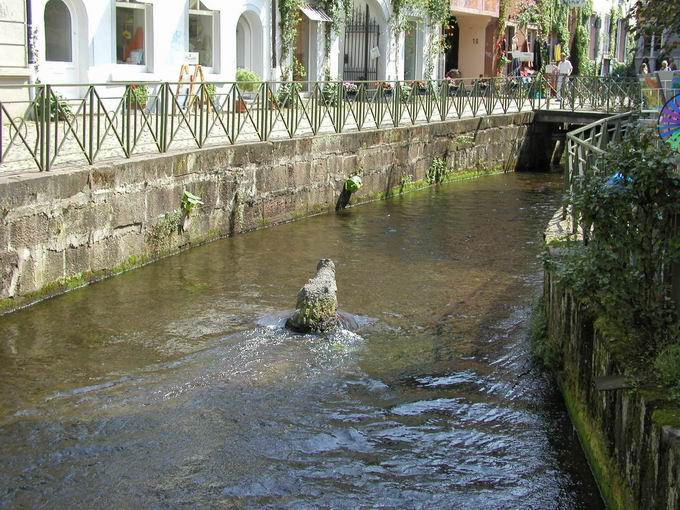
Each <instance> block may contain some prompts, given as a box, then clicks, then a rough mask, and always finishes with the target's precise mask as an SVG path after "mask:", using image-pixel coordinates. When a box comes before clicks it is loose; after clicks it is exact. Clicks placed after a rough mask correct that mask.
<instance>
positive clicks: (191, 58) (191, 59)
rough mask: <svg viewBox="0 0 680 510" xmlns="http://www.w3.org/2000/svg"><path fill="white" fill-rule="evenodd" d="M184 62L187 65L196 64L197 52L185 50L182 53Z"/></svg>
mask: <svg viewBox="0 0 680 510" xmlns="http://www.w3.org/2000/svg"><path fill="white" fill-rule="evenodd" d="M184 63H185V64H186V65H188V66H197V65H198V52H197V51H187V52H186V53H185V54H184Z"/></svg>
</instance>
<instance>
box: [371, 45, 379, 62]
mask: <svg viewBox="0 0 680 510" xmlns="http://www.w3.org/2000/svg"><path fill="white" fill-rule="evenodd" d="M376 58H380V48H378V47H377V46H375V47H374V48H372V49H371V59H373V60H375V59H376Z"/></svg>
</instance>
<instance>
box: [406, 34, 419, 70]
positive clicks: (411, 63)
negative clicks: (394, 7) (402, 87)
mask: <svg viewBox="0 0 680 510" xmlns="http://www.w3.org/2000/svg"><path fill="white" fill-rule="evenodd" d="M417 37H418V24H417V23H416V22H415V21H408V22H407V23H406V29H405V30H404V79H405V80H415V79H416V58H417V57H416V52H417V49H416V48H417V47H416V43H417V41H416V39H417Z"/></svg>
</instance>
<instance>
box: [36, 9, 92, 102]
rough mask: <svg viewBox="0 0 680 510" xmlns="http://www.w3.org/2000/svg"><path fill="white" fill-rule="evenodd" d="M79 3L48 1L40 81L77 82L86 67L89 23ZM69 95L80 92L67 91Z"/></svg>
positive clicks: (44, 22) (65, 91) (44, 24)
mask: <svg viewBox="0 0 680 510" xmlns="http://www.w3.org/2000/svg"><path fill="white" fill-rule="evenodd" d="M78 2H79V0H48V1H47V2H46V3H45V9H44V11H43V18H42V23H43V55H44V59H43V62H42V63H41V66H40V79H41V80H42V81H44V82H50V83H78V82H80V81H81V80H80V78H81V76H82V75H84V72H85V68H84V67H85V66H86V65H87V50H88V48H87V44H88V43H87V24H86V23H87V22H86V14H85V10H84V6H82V5H81V4H79V3H78ZM63 94H64V95H66V96H76V95H77V94H78V91H77V90H76V89H74V90H68V89H64V91H63Z"/></svg>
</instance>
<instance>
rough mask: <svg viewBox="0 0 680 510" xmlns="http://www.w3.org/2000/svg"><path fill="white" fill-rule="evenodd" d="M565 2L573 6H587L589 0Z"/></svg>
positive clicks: (568, 0)
mask: <svg viewBox="0 0 680 510" xmlns="http://www.w3.org/2000/svg"><path fill="white" fill-rule="evenodd" d="M565 3H566V4H567V5H568V6H569V7H571V8H574V7H585V6H586V4H587V3H588V1H587V0H565Z"/></svg>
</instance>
